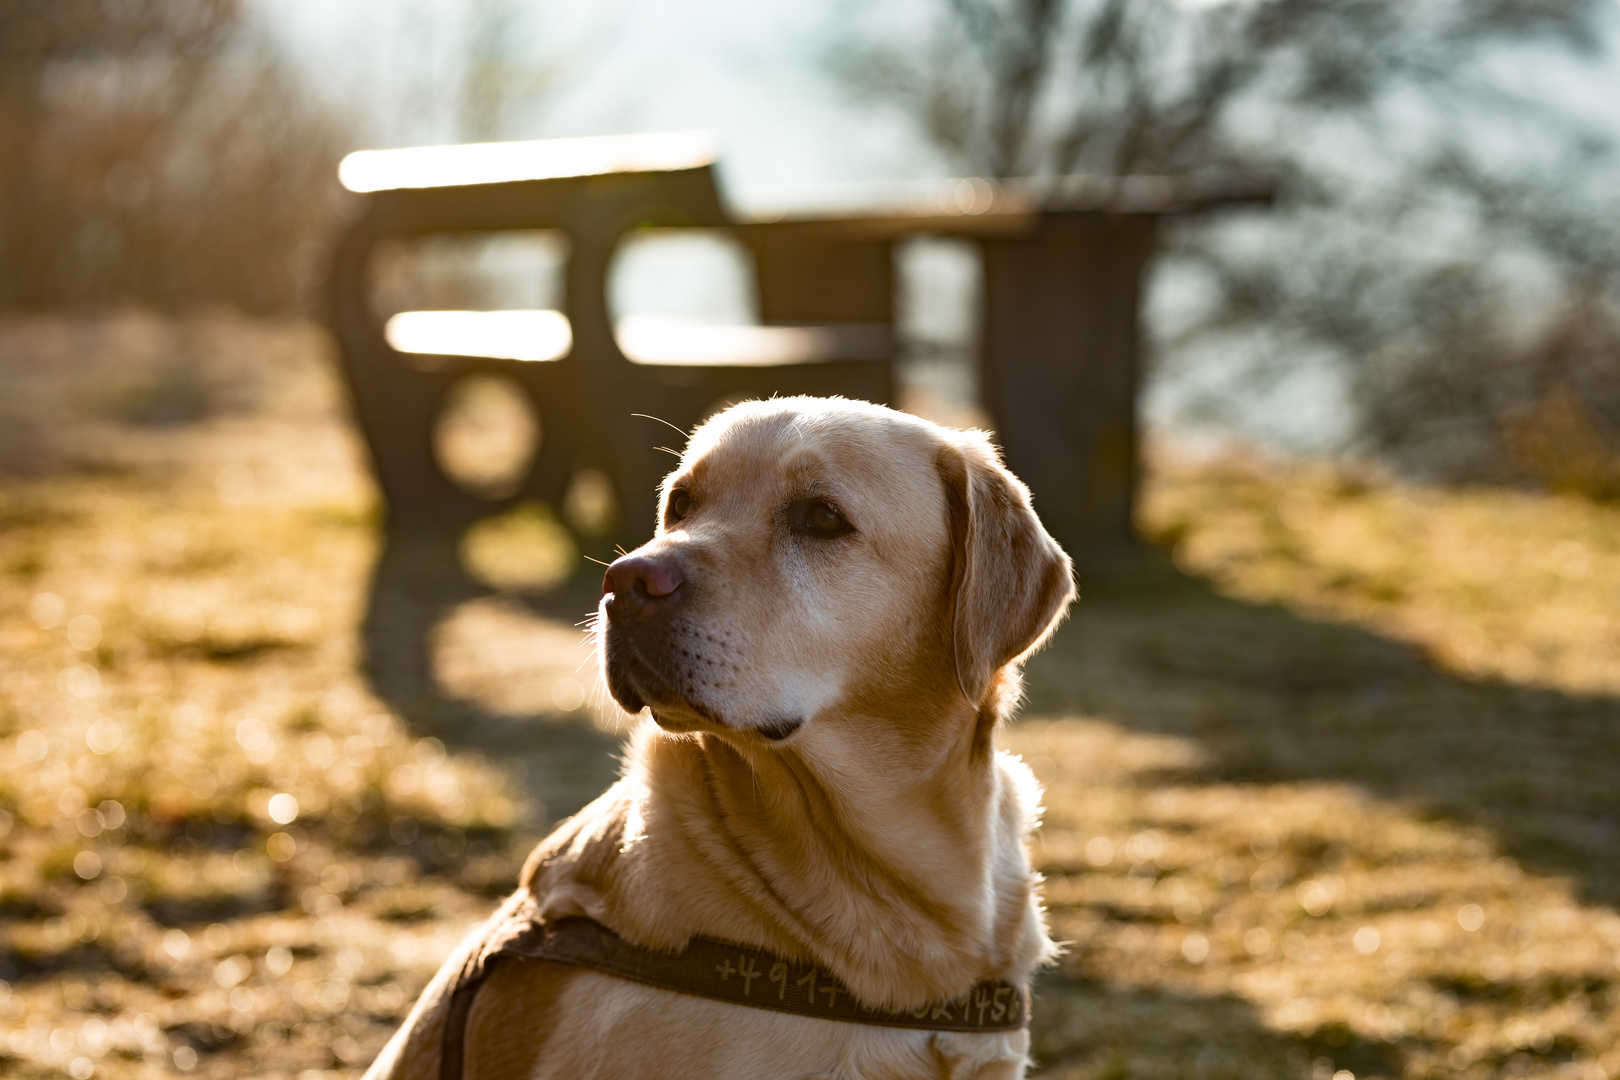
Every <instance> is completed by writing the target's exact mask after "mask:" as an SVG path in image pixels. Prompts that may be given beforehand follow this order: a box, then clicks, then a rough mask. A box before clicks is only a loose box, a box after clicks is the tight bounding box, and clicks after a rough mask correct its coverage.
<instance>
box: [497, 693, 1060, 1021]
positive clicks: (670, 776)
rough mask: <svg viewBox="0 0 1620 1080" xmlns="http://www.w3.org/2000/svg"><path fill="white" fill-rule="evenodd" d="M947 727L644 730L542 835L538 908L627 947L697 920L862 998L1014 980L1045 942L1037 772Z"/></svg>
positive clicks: (673, 940)
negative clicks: (612, 781)
mask: <svg viewBox="0 0 1620 1080" xmlns="http://www.w3.org/2000/svg"><path fill="white" fill-rule="evenodd" d="M961 708H962V709H963V710H965V715H963V716H961V717H957V718H954V719H956V720H958V721H960V722H958V723H951V724H944V725H931V727H932V728H933V730H934V731H935V732H936V733H940V732H943V733H946V734H950V733H955V735H957V736H959V737H950V738H940V737H937V736H936V737H935V738H934V740H933V741H932V742H929V741H926V740H924V739H922V738H908V737H907V736H906V735H905V734H904V732H902V731H900V730H897V729H895V728H893V727H892V726H885V725H884V724H883V722H882V721H879V720H876V719H874V718H870V717H860V716H856V715H845V716H837V717H831V718H819V719H818V720H817V721H816V723H815V724H813V725H810V726H809V727H808V728H807V729H806V730H804V731H802V732H801V733H800V734H799V735H797V736H795V738H794V740H792V741H791V742H790V743H789V744H788V745H785V746H782V747H767V746H764V745H762V744H760V743H759V742H758V741H757V740H754V739H742V738H737V739H732V738H727V737H722V736H718V735H712V734H703V735H695V736H680V735H670V734H667V733H664V732H660V731H657V730H655V729H651V728H650V726H649V729H648V730H645V731H643V732H641V733H640V734H639V735H638V737H637V739H636V740H635V742H634V744H633V746H632V751H631V755H630V761H629V767H628V769H627V771H626V775H625V778H624V779H623V780H622V781H620V782H619V784H617V785H615V787H614V788H612V789H611V790H609V791H608V792H607V793H606V794H605V795H604V796H603V797H602V798H601V799H599V800H598V801H597V802H596V803H593V804H592V806H590V807H587V808H586V810H585V811H583V812H581V814H580V815H579V816H578V817H577V818H576V819H574V820H573V821H572V822H570V823H568V824H567V825H565V826H564V827H562V828H560V829H559V830H558V832H557V833H556V834H553V836H552V837H551V838H549V839H548V840H547V842H546V843H545V844H543V845H542V846H541V847H540V848H539V849H537V851H536V853H535V856H534V858H533V859H532V860H531V866H530V869H529V871H528V872H527V873H526V881H528V882H529V884H530V887H531V888H532V889H533V890H534V891H535V892H536V893H537V894H538V895H539V896H540V899H541V905H542V910H543V911H546V912H547V913H548V914H549V915H553V916H557V917H561V916H563V915H569V914H584V915H589V916H591V917H592V918H595V919H597V920H598V921H600V922H603V923H606V924H607V925H609V926H611V927H613V928H614V929H616V930H618V931H619V932H620V933H621V934H624V935H625V936H627V937H629V938H630V939H631V940H634V941H636V942H638V943H639V944H643V945H647V946H650V947H655V948H657V947H668V948H676V947H679V946H681V945H683V944H684V943H685V941H686V940H687V939H688V938H689V937H691V936H692V935H694V934H703V935H707V936H711V937H717V938H722V939H729V940H733V941H738V942H741V943H744V944H751V945H756V946H759V947H762V948H768V949H771V950H774V951H776V952H780V953H784V954H787V955H793V956H798V957H801V958H804V959H812V960H814V961H816V962H818V963H823V964H825V965H827V966H828V967H829V969H831V970H832V971H833V972H834V973H835V974H836V975H837V976H838V977H839V978H840V979H842V980H843V981H844V983H845V984H846V985H847V986H849V987H850V989H851V990H853V991H854V992H855V993H856V995H857V996H859V997H860V998H862V999H863V1000H864V1001H865V1002H866V1003H867V1004H868V1005H871V1006H874V1007H879V1008H915V1007H917V1006H919V1005H921V1004H923V1003H924V1002H927V1001H939V1000H947V999H950V998H954V997H955V996H957V995H958V994H960V993H962V992H964V991H965V990H966V989H967V988H968V987H969V986H970V985H972V984H973V983H974V982H975V981H977V980H979V979H983V978H990V977H998V978H1007V979H1010V980H1013V981H1020V982H1021V981H1024V980H1026V979H1027V978H1028V976H1029V974H1030V972H1031V971H1032V970H1033V968H1034V967H1035V966H1036V965H1037V964H1038V963H1039V962H1040V961H1041V960H1043V959H1044V958H1045V957H1046V955H1047V954H1048V953H1049V952H1050V949H1051V945H1050V943H1049V941H1048V940H1047V938H1046V934H1045V929H1044V926H1043V924H1042V918H1041V914H1040V910H1039V907H1038V903H1037V901H1036V899H1035V897H1034V895H1033V891H1032V886H1031V881H1032V875H1031V873H1030V870H1029V867H1028V865H1027V861H1026V857H1025V854H1024V845H1023V841H1024V836H1025V834H1026V832H1027V831H1028V828H1029V826H1030V822H1031V816H1032V814H1033V812H1034V810H1035V807H1034V805H1033V802H1034V799H1035V797H1036V795H1035V786H1034V782H1033V780H1032V779H1030V778H1029V776H1028V773H1027V770H1025V769H1024V768H1023V766H1022V765H1020V764H1018V763H1016V762H1013V761H1011V760H1010V759H1007V758H1005V757H1002V756H999V755H997V754H995V753H994V752H993V750H991V749H990V747H989V746H988V743H987V741H985V740H982V739H979V738H976V737H975V736H974V732H975V730H976V728H977V727H978V726H979V720H978V718H976V717H975V716H974V715H972V709H971V707H970V706H968V705H967V703H966V702H961Z"/></svg>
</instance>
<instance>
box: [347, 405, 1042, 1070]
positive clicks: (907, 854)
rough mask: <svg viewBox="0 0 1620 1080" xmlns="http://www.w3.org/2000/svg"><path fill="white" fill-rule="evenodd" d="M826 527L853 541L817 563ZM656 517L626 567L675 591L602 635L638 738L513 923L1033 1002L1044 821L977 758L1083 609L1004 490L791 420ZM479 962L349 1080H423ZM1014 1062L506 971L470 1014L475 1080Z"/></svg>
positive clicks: (899, 993)
mask: <svg viewBox="0 0 1620 1080" xmlns="http://www.w3.org/2000/svg"><path fill="white" fill-rule="evenodd" d="M815 504H824V505H825V506H830V507H831V508H834V509H835V510H836V512H837V514H838V515H841V518H842V520H843V521H844V522H846V523H847V525H848V526H849V530H848V531H843V532H840V533H833V532H828V531H822V532H813V531H812V532H807V531H806V529H805V527H804V525H803V522H802V521H801V520H799V519H800V518H802V517H803V514H804V512H805V511H804V509H803V508H804V507H805V506H806V505H815ZM661 507H662V508H663V522H662V524H661V525H660V527H659V530H658V534H657V535H656V536H655V537H654V538H653V539H652V540H651V541H649V542H648V543H647V544H646V545H644V546H643V547H642V548H639V549H637V551H636V552H634V553H632V556H633V557H636V558H640V559H645V560H654V561H656V562H658V563H659V564H660V565H663V566H674V567H676V568H678V574H679V584H678V588H677V589H675V590H674V592H673V593H672V594H670V595H668V596H665V597H663V598H662V599H663V600H665V601H669V603H666V604H665V605H664V606H663V607H661V608H659V611H658V613H657V616H656V617H655V618H653V617H648V618H639V619H637V618H630V617H628V616H626V617H624V618H620V617H619V615H618V614H617V609H616V608H615V607H614V604H615V603H618V601H617V600H616V598H615V596H614V595H613V594H612V593H611V592H610V593H607V594H606V595H604V598H603V605H602V612H601V615H600V617H599V620H598V624H597V631H598V633H599V635H600V638H601V640H600V646H601V650H602V660H603V669H604V673H605V674H606V676H607V680H608V684H609V687H610V689H611V690H612V691H613V694H614V696H615V697H616V698H617V699H618V700H619V701H620V702H621V703H622V704H624V705H625V706H626V707H627V708H629V709H631V710H632V711H636V710H639V709H640V708H642V707H643V706H645V707H647V708H648V709H649V710H650V712H651V714H652V718H653V720H654V721H656V725H655V724H653V723H646V722H644V723H643V725H642V726H641V727H640V728H639V729H638V730H637V731H636V733H635V736H634V738H633V739H632V741H631V744H630V749H629V754H628V758H627V762H626V766H625V771H624V777H623V779H621V780H620V781H619V782H618V783H617V784H615V785H614V786H613V787H612V788H610V789H609V790H608V791H607V792H606V793H604V794H603V795H602V796H601V797H600V798H598V799H597V800H596V801H595V802H593V803H592V804H591V805H589V806H587V807H586V808H585V809H584V810H582V811H581V812H580V813H579V814H577V815H576V816H575V817H573V818H571V819H569V820H568V821H565V822H564V823H563V824H562V825H560V826H559V827H558V828H557V830H556V831H555V832H554V833H552V834H551V835H550V836H549V837H548V838H547V839H546V840H545V841H544V842H542V843H541V844H540V846H539V847H538V848H537V849H536V850H535V852H534V854H533V855H532V856H531V857H530V859H529V862H528V865H527V866H526V867H525V869H524V873H523V880H522V884H521V886H520V889H519V893H518V897H522V896H524V895H526V894H532V895H533V896H534V897H536V898H537V899H538V902H539V905H540V907H541V909H542V911H543V912H544V914H545V915H546V916H547V917H563V916H568V915H588V916H590V917H591V918H593V919H596V920H597V921H598V922H601V923H602V924H604V925H606V926H608V927H610V928H612V929H613V930H615V931H617V932H618V933H619V934H621V935H622V936H624V937H625V938H627V939H629V940H630V941H632V942H635V943H637V944H639V945H642V946H646V947H650V948H659V949H680V948H681V947H682V946H684V944H685V943H686V942H687V941H688V939H689V938H691V937H692V936H693V935H708V936H710V937H714V938H721V939H725V940H730V941H735V942H739V943H743V944H747V945H753V946H756V947H760V948H765V949H770V950H773V951H775V952H778V953H782V954H784V955H788V956H791V957H795V958H799V959H804V960H811V959H813V961H814V962H815V963H817V964H819V965H821V966H822V967H825V968H827V969H829V970H831V971H832V972H834V973H835V974H836V975H837V976H838V977H839V978H840V979H842V980H843V981H844V983H845V984H846V985H847V986H848V987H849V988H850V989H851V990H852V991H853V992H854V993H855V995H856V996H857V997H859V998H860V999H861V1000H862V1001H863V1002H864V1003H865V1004H867V1005H868V1006H871V1007H875V1008H880V1009H895V1008H914V1007H918V1006H920V1005H922V1004H923V1003H924V1002H929V1001H943V1000H947V999H952V998H955V997H957V996H959V995H960V994H962V993H963V992H964V991H966V990H967V989H968V987H969V986H971V985H972V984H973V983H974V982H976V981H978V980H981V979H988V978H999V979H1005V980H1007V981H1009V982H1013V983H1016V984H1019V985H1028V983H1029V980H1030V978H1031V976H1032V974H1033V972H1034V970H1035V969H1036V968H1037V967H1038V966H1039V965H1040V964H1041V963H1043V962H1044V961H1045V960H1047V959H1048V958H1049V957H1050V956H1051V955H1052V953H1053V945H1052V943H1051V941H1050V940H1049V939H1048V937H1047V934H1046V930H1045V925H1044V917H1043V914H1042V911H1041V907H1040V901H1039V897H1038V896H1037V891H1036V886H1037V884H1038V879H1037V878H1036V877H1035V875H1034V874H1033V873H1032V871H1031V869H1030V866H1029V863H1028V859H1027V857H1026V852H1025V838H1026V836H1027V834H1028V833H1029V831H1030V829H1031V828H1032V827H1033V824H1034V816H1035V814H1036V812H1037V810H1038V805H1037V804H1038V800H1039V795H1040V792H1039V788H1038V787H1037V785H1036V783H1035V781H1034V778H1033V777H1032V776H1031V775H1030V773H1029V771H1028V770H1027V769H1026V768H1025V767H1024V766H1023V765H1022V764H1021V763H1020V762H1018V761H1017V760H1016V759H1013V758H1011V757H1010V756H1008V755H1005V754H1001V753H998V752H996V750H995V749H994V745H993V741H994V734H995V729H996V726H997V724H998V723H999V722H1000V721H1001V720H1003V719H1004V718H1005V716H1006V715H1007V713H1008V712H1009V710H1010V709H1011V707H1012V705H1013V704H1014V701H1015V699H1016V697H1017V694H1018V670H1017V662H1018V660H1019V659H1020V658H1022V657H1023V656H1024V655H1025V654H1026V653H1028V652H1029V651H1030V650H1032V649H1033V648H1035V647H1036V646H1037V645H1039V644H1040V643H1041V642H1042V641H1044V639H1045V638H1046V636H1047V635H1048V634H1049V633H1050V632H1051V630H1052V628H1053V627H1054V626H1055V625H1056V623H1057V622H1058V620H1059V619H1060V618H1061V616H1062V614H1063V612H1064V610H1065V609H1066V608H1067V606H1068V604H1069V602H1070V600H1071V599H1072V598H1073V595H1074V589H1073V585H1072V582H1071V572H1070V565H1069V560H1068V558H1067V556H1065V555H1064V554H1063V552H1062V550H1061V549H1059V547H1058V546H1057V544H1056V543H1055V542H1054V541H1053V540H1052V538H1051V537H1050V536H1049V535H1047V533H1046V531H1045V530H1044V529H1043V528H1042V527H1041V525H1040V522H1039V521H1038V520H1037V519H1036V517H1035V514H1034V512H1033V510H1032V509H1031V507H1030V501H1029V494H1028V491H1027V490H1026V489H1025V488H1024V486H1023V484H1021V483H1020V482H1019V481H1018V480H1017V479H1016V478H1014V477H1013V476H1012V475H1011V474H1010V473H1009V472H1008V471H1007V470H1006V469H1005V468H1003V467H1002V465H1001V464H1000V462H999V460H998V459H997V456H996V453H995V451H994V449H993V448H992V447H991V445H990V444H989V442H988V441H987V440H986V439H985V437H984V436H983V435H981V434H979V433H977V432H960V431H952V430H948V429H945V428H941V427H938V426H936V425H933V424H930V423H927V422H925V421H922V420H918V419H916V418H914V417H910V416H907V415H904V414H902V413H897V412H893V411H891V410H888V409H884V408H880V407H877V406H873V405H866V404H863V403H857V402H849V401H844V400H841V399H816V398H793V399H784V400H773V401H767V402H751V403H746V404H742V405H738V406H735V407H733V408H731V409H728V410H727V411H725V412H724V413H722V414H720V415H719V416H717V417H716V418H714V419H713V420H711V421H709V422H708V423H707V424H705V425H704V426H703V427H701V428H700V429H699V430H698V431H697V432H696V434H694V435H693V437H692V439H691V442H690V444H689V445H688V447H687V449H686V452H685V454H684V455H683V456H682V458H681V461H680V464H679V466H678V467H677V468H676V469H675V471H674V472H672V473H671V474H670V476H669V478H668V479H667V480H666V481H665V484H664V490H663V497H662V502H661ZM681 509H685V514H684V517H682V516H681V515H680V513H679V511H680V510H681ZM818 520H820V521H822V522H825V521H826V520H828V519H826V518H825V517H823V518H821V519H818ZM632 556H627V557H626V558H627V559H628V558H631V557H632ZM623 561H624V560H621V562H623ZM618 566H619V564H615V567H618ZM616 573H617V574H619V578H620V580H619V581H618V590H619V591H620V592H623V591H624V590H625V589H626V588H628V587H629V586H627V585H626V584H625V580H624V578H625V575H624V574H623V573H620V572H619V571H617V570H615V571H612V572H610V575H609V581H608V582H607V583H606V584H605V585H604V588H605V590H606V589H612V588H614V583H615V577H614V575H615V574H616ZM516 899H517V897H515V898H514V901H515V900H516ZM475 937H476V935H475ZM473 940H474V939H469V942H468V943H467V944H466V945H464V946H463V947H462V949H461V950H459V951H458V953H457V955H455V956H452V957H451V959H450V960H449V961H448V962H447V964H446V965H445V968H444V969H443V970H442V971H441V972H440V974H439V976H438V977H437V978H435V979H434V981H433V983H432V984H431V985H429V987H428V989H427V990H426V991H425V992H424V993H423V995H422V998H421V1000H420V1001H418V1002H417V1005H416V1007H415V1009H414V1010H413V1011H412V1013H411V1015H410V1017H409V1019H408V1020H407V1021H406V1023H405V1025H404V1026H403V1027H402V1028H401V1030H400V1031H399V1033H398V1034H396V1035H395V1037H394V1038H393V1040H392V1041H391V1042H390V1043H389V1044H388V1047H387V1048H386V1049H385V1050H384V1051H383V1053H382V1055H381V1056H380V1057H379V1059H378V1060H377V1062H376V1064H374V1065H373V1066H372V1069H371V1071H370V1073H368V1074H367V1075H368V1077H370V1078H376V1080H382V1078H384V1077H392V1078H402V1080H403V1078H411V1080H416V1078H423V1080H427V1078H436V1077H437V1076H438V1069H439V1046H440V1041H441V1034H442V1027H443V1017H444V1011H445V1007H446V995H445V993H444V990H445V987H446V985H447V983H448V982H449V980H450V979H451V977H452V975H453V973H454V971H455V970H456V969H457V968H458V967H459V966H460V963H461V960H462V959H463V957H464V955H465V953H466V950H467V949H469V948H471V947H472V943H473ZM1027 1050H1028V1035H1027V1032H1024V1031H1018V1032H1002V1033H942V1032H928V1031H918V1030H907V1029H899V1028H884V1027H875V1026H867V1025H857V1024H850V1023H839V1022H835V1021H829V1020H821V1019H815V1018H810V1017H803V1016H795V1015H785V1014H780V1013H773V1012H767V1011H762V1010H758V1009H751V1008H746V1007H740V1006H736V1005H730V1004H726V1003H723V1002H718V1001H713V1000H709V999H705V998H698V997H691V996H684V995H681V994H677V993H674V992H671V991H666V990H660V989H654V988H649V987H645V986H641V985H639V984H636V983H632V982H628V981H624V980H621V979H616V978H613V977H611V976H607V975H602V974H598V973H595V972H591V971H587V970H581V969H575V968H570V967H566V966H563V965H560V964H552V963H509V964H506V965H501V966H498V967H497V968H496V969H495V974H494V975H493V976H492V978H491V979H490V981H488V982H487V983H486V984H485V985H484V986H483V988H482V989H481V990H480V992H479V995H478V998H477V1001H476V1004H475V1005H474V1007H473V1010H472V1013H471V1016H470V1019H469V1022H468V1030H467V1056H466V1067H467V1068H466V1076H467V1077H468V1080H488V1078H494V1077H500V1078H509V1077H510V1078H520V1077H521V1078H541V1077H548V1078H549V1077H558V1078H562V1077H567V1078H583V1077H692V1078H698V1077H702V1078H721V1077H738V1078H743V1077H747V1078H750V1080H752V1078H757V1077H773V1078H774V1077H827V1078H832V1077H840V1078H842V1077H886V1078H895V1080H899V1078H904V1077H919V1078H920V1077H930V1078H934V1077H979V1078H991V1077H996V1078H1002V1077H1018V1076H1021V1075H1023V1072H1024V1069H1025V1066H1026V1055H1027Z"/></svg>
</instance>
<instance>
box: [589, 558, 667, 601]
mask: <svg viewBox="0 0 1620 1080" xmlns="http://www.w3.org/2000/svg"><path fill="white" fill-rule="evenodd" d="M684 580H685V578H683V577H682V576H681V568H680V567H679V566H678V565H676V563H675V560H674V559H669V558H659V557H657V556H655V555H621V556H620V557H619V558H617V559H614V560H613V564H612V565H611V566H609V567H608V568H607V573H606V574H605V575H603V577H602V595H603V596H607V595H609V594H611V595H612V596H613V601H612V604H613V607H614V608H615V609H630V610H639V609H640V608H642V607H644V606H645V605H648V604H654V603H657V602H658V601H661V600H665V599H667V598H668V597H670V596H672V595H673V594H674V592H675V590H676V589H679V588H680V587H681V583H682V582H683V581H684Z"/></svg>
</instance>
